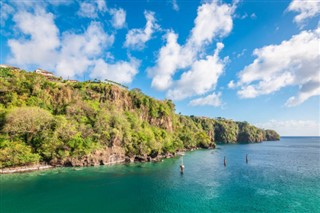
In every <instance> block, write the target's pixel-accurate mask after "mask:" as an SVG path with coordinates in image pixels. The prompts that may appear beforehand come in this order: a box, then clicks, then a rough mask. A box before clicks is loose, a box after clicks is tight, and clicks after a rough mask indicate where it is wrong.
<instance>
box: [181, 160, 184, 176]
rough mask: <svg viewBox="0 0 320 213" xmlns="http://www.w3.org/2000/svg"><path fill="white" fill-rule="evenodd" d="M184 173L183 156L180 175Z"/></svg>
mask: <svg viewBox="0 0 320 213" xmlns="http://www.w3.org/2000/svg"><path fill="white" fill-rule="evenodd" d="M183 172H184V164H183V156H182V158H181V164H180V173H181V174H183Z"/></svg>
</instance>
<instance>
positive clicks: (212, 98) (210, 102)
mask: <svg viewBox="0 0 320 213" xmlns="http://www.w3.org/2000/svg"><path fill="white" fill-rule="evenodd" d="M220 98H221V92H219V93H218V94H216V93H212V94H211V95H208V96H206V97H203V98H197V99H194V100H192V101H190V103H189V104H190V105H191V106H214V107H218V106H221V104H222V102H221V99H220Z"/></svg>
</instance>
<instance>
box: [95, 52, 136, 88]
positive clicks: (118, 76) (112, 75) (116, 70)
mask: <svg viewBox="0 0 320 213" xmlns="http://www.w3.org/2000/svg"><path fill="white" fill-rule="evenodd" d="M139 64H140V63H139V61H138V60H136V59H134V58H131V60H130V62H126V61H118V62H116V63H113V64H110V63H107V62H105V61H104V60H102V59H99V60H97V61H96V62H95V66H94V68H93V71H92V72H91V74H90V77H91V78H98V79H102V80H106V79H108V80H112V81H116V82H119V83H125V84H126V83H130V82H131V81H132V80H133V78H134V76H135V75H136V74H137V73H138V67H139Z"/></svg>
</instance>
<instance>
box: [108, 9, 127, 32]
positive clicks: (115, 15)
mask: <svg viewBox="0 0 320 213" xmlns="http://www.w3.org/2000/svg"><path fill="white" fill-rule="evenodd" d="M110 14H111V15H112V22H111V23H112V26H113V27H114V28H116V29H121V28H123V27H124V26H125V24H126V11H125V10H123V9H122V8H120V9H110Z"/></svg>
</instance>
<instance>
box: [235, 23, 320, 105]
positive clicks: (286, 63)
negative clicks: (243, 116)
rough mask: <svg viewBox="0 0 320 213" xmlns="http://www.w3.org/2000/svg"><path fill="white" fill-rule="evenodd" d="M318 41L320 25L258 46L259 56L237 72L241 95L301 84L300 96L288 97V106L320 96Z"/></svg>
mask: <svg viewBox="0 0 320 213" xmlns="http://www.w3.org/2000/svg"><path fill="white" fill-rule="evenodd" d="M319 43H320V28H317V29H315V30H309V31H302V32H300V33H299V34H297V35H294V36H292V38H291V39H289V40H285V41H283V42H282V43H281V44H279V45H269V46H265V47H263V48H260V49H255V50H254V53H253V54H254V55H255V56H256V59H255V60H254V61H253V63H251V64H250V65H248V66H246V67H245V68H244V69H243V70H242V71H241V72H240V73H239V74H238V77H239V81H238V82H237V83H236V86H237V87H240V90H239V91H238V95H239V96H240V97H241V98H255V97H257V96H259V95H264V94H270V93H273V92H276V91H278V90H280V89H281V88H283V87H287V86H298V87H299V92H298V94H297V96H294V97H291V98H289V100H288V101H287V103H286V105H287V106H295V105H298V104H301V103H303V102H304V101H306V100H307V99H309V98H310V97H312V96H316V95H320V91H319V88H320V79H319V61H320V55H319ZM230 84H231V85H232V83H230Z"/></svg>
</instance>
